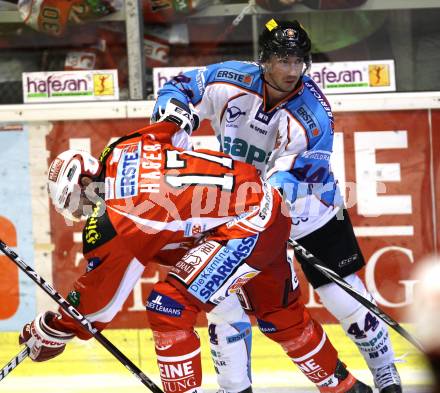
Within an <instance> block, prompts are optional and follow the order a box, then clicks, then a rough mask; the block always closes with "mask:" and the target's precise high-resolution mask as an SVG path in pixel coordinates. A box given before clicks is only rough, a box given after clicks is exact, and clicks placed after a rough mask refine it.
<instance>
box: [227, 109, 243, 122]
mask: <svg viewBox="0 0 440 393" xmlns="http://www.w3.org/2000/svg"><path fill="white" fill-rule="evenodd" d="M240 116H246V112H243V111H242V110H241V109H240V108H239V107H238V106H231V107H229V108H227V109H226V121H227V122H228V123H234V122H235V121H237V120H238V119H239V117H240Z"/></svg>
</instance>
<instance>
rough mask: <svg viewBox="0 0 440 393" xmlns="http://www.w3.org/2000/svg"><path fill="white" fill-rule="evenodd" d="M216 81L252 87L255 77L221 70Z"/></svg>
mask: <svg viewBox="0 0 440 393" xmlns="http://www.w3.org/2000/svg"><path fill="white" fill-rule="evenodd" d="M215 79H217V80H224V81H228V82H236V83H238V84H240V85H245V86H248V87H249V86H251V85H252V82H253V80H254V77H253V75H251V74H246V73H244V72H239V71H237V70H231V69H229V68H221V69H219V70H218V71H217V73H216V75H215Z"/></svg>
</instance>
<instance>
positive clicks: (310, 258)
mask: <svg viewBox="0 0 440 393" xmlns="http://www.w3.org/2000/svg"><path fill="white" fill-rule="evenodd" d="M289 243H290V244H291V245H292V247H293V249H294V250H295V252H296V253H298V254H300V255H301V256H302V257H303V258H304V259H305V260H306V261H307V262H308V263H310V264H311V265H312V266H313V267H314V268H315V269H317V270H318V271H319V272H321V274H323V275H324V276H326V277H327V278H328V279H329V280H330V281H332V282H334V283H335V284H336V285H338V286H339V287H340V288H342V289H343V290H344V291H345V292H347V293H348V294H349V295H351V296H352V297H354V298H355V299H356V300H357V301H358V302H359V303H361V304H362V305H363V306H364V307H366V308H367V309H368V310H370V311H371V312H372V313H373V314H375V315H376V316H378V317H379V318H380V319H381V320H382V321H384V322H385V323H386V324H387V325H388V326H390V327H392V328H393V329H394V330H395V331H396V332H397V333H399V334H400V335H401V336H403V337H404V338H406V339H407V340H408V341H409V342H410V343H411V344H412V345H414V346H415V347H416V348H417V349H418V350H420V351H421V352H424V350H423V346H422V344H421V343H420V342H419V341H418V340H417V339H416V338H415V337H413V336H412V335H411V334H410V333H409V332H408V331H407V330H405V329H404V328H403V327H402V326H400V325H399V323H397V322H396V321H395V320H394V319H393V318H391V317H390V316H389V315H388V314H386V313H385V312H384V311H382V310H381V309H380V308H379V307H377V306H376V305H375V304H374V303H373V302H371V301H370V300H368V299H366V298H365V297H364V296H363V295H362V294H361V293H359V292H358V291H357V290H356V289H354V288H353V287H352V286H351V285H350V284H349V283H348V282H347V281H345V280H344V279H343V278H342V277H341V276H340V275H339V274H337V273H336V272H334V271H333V270H332V269H329V268H328V267H327V266H325V264H324V263H323V262H322V261H321V260H320V259H318V258H317V257H315V256H314V255H313V254H311V253H310V252H309V251H307V250H306V249H305V248H304V247H303V246H301V245H300V244H299V243H298V242H296V241H295V240H293V239H289Z"/></svg>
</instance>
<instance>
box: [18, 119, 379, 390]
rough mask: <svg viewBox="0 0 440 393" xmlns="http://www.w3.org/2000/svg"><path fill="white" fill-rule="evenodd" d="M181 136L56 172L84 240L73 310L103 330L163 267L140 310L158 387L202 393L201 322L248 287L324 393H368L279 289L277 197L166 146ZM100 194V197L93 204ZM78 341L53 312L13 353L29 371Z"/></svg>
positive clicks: (281, 239) (282, 223)
mask: <svg viewBox="0 0 440 393" xmlns="http://www.w3.org/2000/svg"><path fill="white" fill-rule="evenodd" d="M178 128H179V127H177V126H176V125H175V124H173V123H170V122H160V123H157V124H154V125H152V126H148V127H146V128H144V129H141V130H139V131H137V132H134V133H131V134H129V135H127V136H124V137H122V138H120V139H119V140H118V141H116V142H115V143H113V144H112V145H110V146H109V147H107V148H106V149H105V150H104V152H103V154H102V155H101V157H100V160H97V159H95V158H94V157H92V156H91V155H90V154H88V153H86V152H81V151H72V150H68V151H66V152H64V153H61V154H60V155H59V156H58V157H57V158H56V159H55V160H54V161H53V162H52V164H51V166H50V168H49V175H48V176H49V180H48V188H49V194H50V197H51V200H52V202H53V204H54V205H55V207H56V208H57V210H58V211H60V212H62V213H65V212H68V213H69V214H71V215H72V216H74V217H76V218H78V217H80V216H82V215H87V216H88V219H87V221H86V224H85V226H84V230H83V252H84V256H85V258H86V259H87V260H88V268H87V272H86V273H85V274H84V275H82V276H81V277H80V278H79V279H78V280H77V281H76V282H75V284H74V290H73V292H72V293H71V296H70V297H69V299H71V300H72V301H73V300H75V306H76V307H77V308H78V310H79V311H80V312H81V313H83V314H84V315H86V316H87V318H88V319H89V320H90V321H92V322H93V323H94V326H95V327H96V328H98V329H100V330H102V329H104V328H105V327H106V325H107V324H108V323H109V322H110V321H111V320H112V319H113V317H114V316H115V315H116V313H117V312H118V311H119V310H120V309H121V307H122V305H123V303H124V301H125V300H126V298H127V296H128V295H129V293H130V291H131V290H132V288H133V286H134V285H135V283H136V282H137V280H138V279H139V278H140V277H141V275H142V272H143V270H144V267H145V265H146V264H148V263H149V262H150V261H156V262H159V263H162V264H166V265H169V266H170V267H171V269H170V271H169V274H168V276H167V278H166V280H164V281H161V282H158V283H157V284H156V285H154V287H153V290H152V292H151V294H150V295H149V297H148V299H147V302H146V309H147V315H148V318H149V322H150V325H151V328H152V330H153V337H154V341H155V348H156V353H157V361H158V365H159V370H160V376H161V379H162V385H163V388H164V390H165V392H167V393H171V392H182V393H183V392H191V393H199V392H202V389H201V384H202V370H201V359H200V342H199V338H198V336H197V333H196V332H195V330H194V325H195V322H196V317H197V314H198V313H199V312H201V311H211V310H213V309H214V310H215V309H216V307H217V305H221V304H222V302H223V301H225V300H226V299H227V298H228V296H229V295H230V294H232V293H236V292H237V291H238V290H239V289H240V288H241V287H242V286H244V285H245V286H247V291H246V293H247V294H248V295H249V301H250V302H251V303H252V308H253V312H254V314H255V315H256V316H257V317H258V318H259V319H260V320H264V321H265V323H266V328H267V331H268V332H271V333H272V334H270V335H269V337H270V338H271V339H272V340H274V341H276V342H278V343H279V344H280V345H281V346H282V347H283V349H284V350H285V351H286V353H287V354H288V356H289V357H291V358H292V360H293V361H294V362H295V363H296V364H297V365H298V366H299V367H300V369H301V370H302V371H303V372H304V374H305V375H306V376H307V377H308V378H309V379H310V380H311V381H312V382H313V383H315V384H316V385H317V386H318V388H319V390H320V391H321V392H371V389H370V388H369V387H368V386H366V385H364V384H363V383H362V382H360V381H357V380H356V379H355V378H354V377H353V376H352V375H351V374H350V373H349V372H348V371H347V370H346V368H345V366H344V365H343V363H342V362H340V361H339V360H338V356H337V352H336V350H335V349H334V347H333V346H332V344H331V343H330V341H329V340H328V338H327V336H326V335H325V333H324V331H323V330H322V327H321V326H320V325H319V323H317V322H316V321H314V320H313V319H312V318H311V317H310V315H309V313H308V311H307V310H306V309H305V307H304V305H303V304H302V303H301V302H300V300H299V299H298V296H299V290H298V288H297V285H296V283H294V282H291V284H290V285H289V286H288V287H287V288H288V290H287V291H285V290H284V289H285V288H284V287H281V286H280V285H278V284H279V281H280V279H283V280H287V281H288V280H289V279H292V275H291V267H290V265H289V263H288V261H287V258H286V240H287V238H288V236H289V231H290V218H289V217H288V216H287V215H285V214H283V212H282V209H283V206H284V205H283V202H282V198H281V196H280V194H279V193H278V191H276V190H275V189H273V188H272V187H271V186H270V185H268V184H266V183H264V182H263V181H262V180H261V179H260V177H259V176H258V174H257V170H256V169H255V168H254V167H252V166H250V165H248V164H245V163H240V162H235V161H233V160H232V159H231V158H230V157H228V156H226V155H224V154H223V153H218V152H211V151H207V150H196V151H185V150H183V149H178V148H175V147H174V146H173V145H171V144H170V143H171V141H172V138H175V136H176V135H175V133H176V131H177V130H178ZM179 132H183V131H179ZM173 142H174V143H175V140H174V141H173ZM100 185H105V187H104V191H103V192H98V193H94V192H93V191H94V190H96V187H97V188H98V189H99V186H100ZM86 195H87V197H86ZM91 201H93V205H91ZM92 206H93V208H91V207H92ZM286 211H287V210H286ZM284 213H285V212H284ZM274 324H276V326H277V331H276V332H272V331H271V326H272V325H274ZM74 336H77V337H79V338H81V339H88V338H90V337H89V334H88V333H87V332H86V331H85V330H83V329H82V328H81V327H80V326H79V325H78V324H77V323H76V322H75V321H74V320H73V319H72V318H71V317H70V316H69V315H67V314H66V313H65V312H64V311H63V310H59V313H53V312H45V313H42V314H40V315H38V316H37V317H36V319H35V320H34V321H32V322H31V323H30V324H26V325H25V326H24V328H23V331H22V333H21V334H20V342H21V343H26V345H28V346H29V348H30V349H31V354H30V356H31V358H32V359H33V360H35V361H45V360H48V359H51V358H53V357H55V356H57V355H59V354H60V353H62V352H63V350H64V348H65V345H66V343H68V342H69V340H70V339H72V338H73V337H74ZM211 339H213V335H211Z"/></svg>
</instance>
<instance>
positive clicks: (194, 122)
mask: <svg viewBox="0 0 440 393" xmlns="http://www.w3.org/2000/svg"><path fill="white" fill-rule="evenodd" d="M151 120H152V121H153V123H157V122H159V121H170V122H173V123H175V124H177V125H178V126H179V127H180V128H181V129H183V130H185V132H186V133H188V134H189V135H191V133H192V132H193V131H195V130H197V128H199V123H200V119H199V116H198V115H197V114H196V113H195V112H194V111H192V110H191V109H190V108H189V107H188V106H187V105H185V104H183V103H182V102H180V101H179V100H176V99H175V98H171V99H170V100H169V101H168V102H167V104H166V106H165V108H162V107H159V108H158V110H157V112H156V113H155V114H154V115H153V117H152V119H151Z"/></svg>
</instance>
